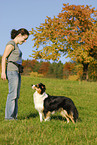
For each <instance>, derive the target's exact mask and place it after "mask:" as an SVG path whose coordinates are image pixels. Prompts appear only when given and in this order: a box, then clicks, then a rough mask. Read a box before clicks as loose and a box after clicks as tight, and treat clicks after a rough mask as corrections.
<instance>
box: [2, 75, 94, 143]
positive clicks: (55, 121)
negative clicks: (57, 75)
mask: <svg viewBox="0 0 97 145" xmlns="http://www.w3.org/2000/svg"><path fill="white" fill-rule="evenodd" d="M39 82H42V83H44V84H45V85H46V92H47V93H49V94H51V95H64V96H67V97H70V98H72V100H73V101H74V103H75V105H76V107H77V109H78V111H79V121H78V122H77V123H76V124H73V123H72V122H70V123H69V124H67V123H66V120H65V119H63V118H61V117H60V114H58V113H57V114H54V115H52V117H51V121H50V122H42V123H40V122H39V115H38V113H37V111H36V110H35V108H34V103H33V97H32V96H33V93H34V90H32V89H31V84H37V83H39ZM7 93H8V82H7V81H2V80H1V79H0V96H1V98H0V144H1V145H11V144H14V145H18V144H19V145H28V144H29V145H78V144H79V145H96V144H97V117H96V112H97V107H96V106H97V83H96V82H91V83H90V82H78V81H66V80H62V79H48V78H38V77H37V78H36V77H30V76H28V77H27V76H22V84H21V92H20V99H19V102H18V107H19V108H18V120H17V121H5V120H4V114H5V104H6V96H7Z"/></svg>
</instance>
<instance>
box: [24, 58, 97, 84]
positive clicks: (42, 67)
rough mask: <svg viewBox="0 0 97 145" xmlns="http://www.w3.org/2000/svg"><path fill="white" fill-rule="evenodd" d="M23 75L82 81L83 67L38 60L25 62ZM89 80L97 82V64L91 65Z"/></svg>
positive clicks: (72, 63)
mask: <svg viewBox="0 0 97 145" xmlns="http://www.w3.org/2000/svg"><path fill="white" fill-rule="evenodd" d="M23 66H24V73H23V75H35V76H42V77H49V78H60V79H69V80H81V79H82V74H83V66H82V65H81V64H78V63H76V62H66V63H65V64H63V63H62V62H61V61H59V62H53V63H50V62H43V61H40V62H39V61H37V60H23ZM88 80H89V81H97V64H90V65H89V68H88Z"/></svg>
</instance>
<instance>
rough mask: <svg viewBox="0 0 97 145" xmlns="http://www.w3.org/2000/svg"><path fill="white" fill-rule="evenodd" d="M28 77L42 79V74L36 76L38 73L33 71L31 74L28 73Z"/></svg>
mask: <svg viewBox="0 0 97 145" xmlns="http://www.w3.org/2000/svg"><path fill="white" fill-rule="evenodd" d="M30 76H31V77H43V74H38V72H33V71H32V72H31V73H30Z"/></svg>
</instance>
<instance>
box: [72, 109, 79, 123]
mask: <svg viewBox="0 0 97 145" xmlns="http://www.w3.org/2000/svg"><path fill="white" fill-rule="evenodd" d="M73 117H74V121H75V122H77V120H78V111H77V108H76V107H74V112H73Z"/></svg>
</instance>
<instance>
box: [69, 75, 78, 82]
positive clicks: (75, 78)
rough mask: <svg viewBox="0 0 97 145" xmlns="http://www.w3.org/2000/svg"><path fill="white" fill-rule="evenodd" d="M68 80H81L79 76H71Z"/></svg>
mask: <svg viewBox="0 0 97 145" xmlns="http://www.w3.org/2000/svg"><path fill="white" fill-rule="evenodd" d="M68 80H70V81H78V80H79V76H78V75H70V76H69V77H68Z"/></svg>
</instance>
